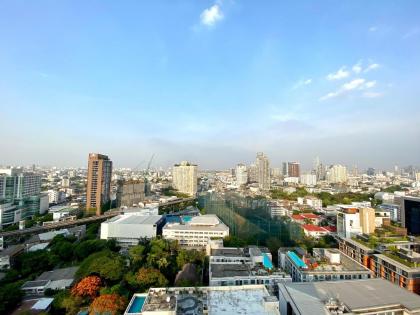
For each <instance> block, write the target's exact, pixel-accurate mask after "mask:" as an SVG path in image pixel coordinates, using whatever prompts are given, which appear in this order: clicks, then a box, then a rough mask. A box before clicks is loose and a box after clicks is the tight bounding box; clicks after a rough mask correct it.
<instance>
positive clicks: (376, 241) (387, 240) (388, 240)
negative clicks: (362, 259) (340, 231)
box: [351, 232, 408, 249]
mask: <svg viewBox="0 0 420 315" xmlns="http://www.w3.org/2000/svg"><path fill="white" fill-rule="evenodd" d="M351 239H352V240H354V241H356V242H358V243H360V244H363V245H365V246H367V247H369V248H372V249H375V248H376V247H377V246H378V245H380V244H393V243H395V242H404V241H408V238H407V237H406V236H385V235H384V234H382V233H377V232H375V234H374V235H364V236H363V237H356V236H354V237H352V238H351Z"/></svg>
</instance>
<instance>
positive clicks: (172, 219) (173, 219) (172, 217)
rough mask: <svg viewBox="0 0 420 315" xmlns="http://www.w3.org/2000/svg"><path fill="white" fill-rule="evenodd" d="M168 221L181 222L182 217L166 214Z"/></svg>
mask: <svg viewBox="0 0 420 315" xmlns="http://www.w3.org/2000/svg"><path fill="white" fill-rule="evenodd" d="M166 222H168V223H181V218H180V217H179V216H175V215H168V216H166Z"/></svg>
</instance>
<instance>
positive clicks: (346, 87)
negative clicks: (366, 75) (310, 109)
mask: <svg viewBox="0 0 420 315" xmlns="http://www.w3.org/2000/svg"><path fill="white" fill-rule="evenodd" d="M375 85H376V81H369V82H366V80H365V79H363V78H357V79H354V80H352V81H349V82H347V83H344V84H343V85H342V86H341V87H340V88H339V89H338V90H337V91H334V92H330V93H328V94H326V95H324V96H322V97H321V98H320V99H319V100H320V101H325V100H328V99H330V98H334V97H337V96H339V95H342V94H346V93H349V92H350V91H353V90H363V89H369V88H371V87H374V86H375Z"/></svg>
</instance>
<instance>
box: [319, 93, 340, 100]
mask: <svg viewBox="0 0 420 315" xmlns="http://www.w3.org/2000/svg"><path fill="white" fill-rule="evenodd" d="M339 94H340V93H339V91H337V92H330V93H328V94H326V95H324V96H322V97H321V98H320V99H319V100H320V101H325V100H327V99H330V98H333V97H336V96H338V95H339Z"/></svg>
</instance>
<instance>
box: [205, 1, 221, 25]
mask: <svg viewBox="0 0 420 315" xmlns="http://www.w3.org/2000/svg"><path fill="white" fill-rule="evenodd" d="M223 17H224V16H223V12H222V9H221V8H220V5H219V4H214V5H213V6H211V7H210V8H207V9H205V10H204V11H203V12H202V13H201V15H200V20H201V24H203V25H205V26H208V27H211V26H214V25H215V24H216V23H217V22H218V21H220V20H223Z"/></svg>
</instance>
